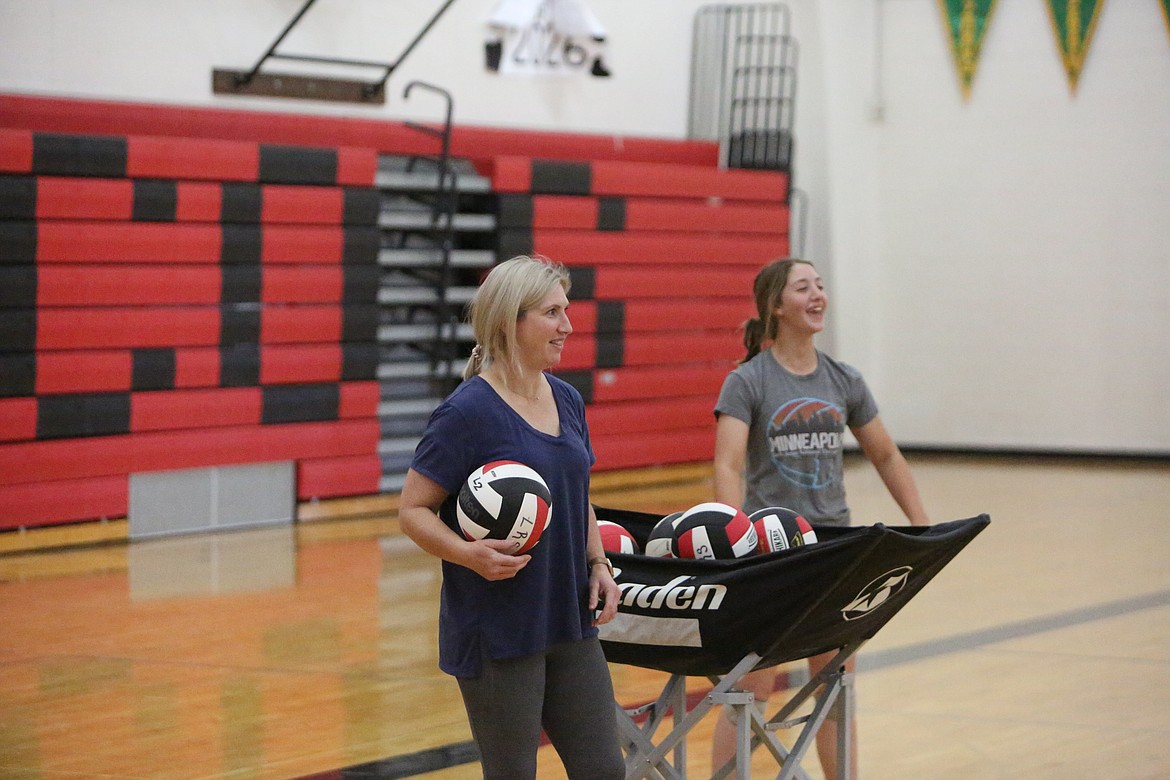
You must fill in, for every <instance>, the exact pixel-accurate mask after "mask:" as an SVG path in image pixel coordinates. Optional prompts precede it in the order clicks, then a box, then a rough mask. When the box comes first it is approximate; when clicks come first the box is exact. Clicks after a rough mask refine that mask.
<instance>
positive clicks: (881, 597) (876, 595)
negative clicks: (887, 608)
mask: <svg viewBox="0 0 1170 780" xmlns="http://www.w3.org/2000/svg"><path fill="white" fill-rule="evenodd" d="M912 571H914V569H913V568H912V567H910V566H899V567H898V568H896V569H891V570H890V571H888V572H886V573H885V574H883V575H881V576H880V577H876V578H874V579H873V581H871V582H870V583H869V584H868V585H866V586H865V587H864V588H862V589H861V592H860V593H858V594H857V595H856V596H854V597H853V600H852V601H850V602H849V603H848V604H846V605H845V606H844V607H843V608H842V609H841V616H842V617H843V618H845V619H846V620H857V619H858V618H862V617H865V616H866V615H868V614H869V613H870V612H873V611H874V610H875V609H878V608H879V607H881V606H882V605H883V604H885V603H886V602H888V601H889V600H890V599H891V598H893V597H894V596H895V595H897V593H898V592H899V591H901V590H902V588H904V587H906V583H907V582H908V581H909V579H910V572H912Z"/></svg>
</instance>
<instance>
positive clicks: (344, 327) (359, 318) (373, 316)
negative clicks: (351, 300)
mask: <svg viewBox="0 0 1170 780" xmlns="http://www.w3.org/2000/svg"><path fill="white" fill-rule="evenodd" d="M378 313H379V308H378V307H377V306H361V305H358V306H343V307H342V309H341V340H342V341H344V342H347V343H362V342H375V341H377V340H378Z"/></svg>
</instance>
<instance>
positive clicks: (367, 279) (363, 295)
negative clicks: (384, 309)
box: [341, 265, 382, 304]
mask: <svg viewBox="0 0 1170 780" xmlns="http://www.w3.org/2000/svg"><path fill="white" fill-rule="evenodd" d="M341 280H342V281H341V302H342V303H344V304H350V303H377V302H378V287H379V286H380V285H381V283H382V269H381V268H380V267H379V266H376V265H345V266H342V267H341Z"/></svg>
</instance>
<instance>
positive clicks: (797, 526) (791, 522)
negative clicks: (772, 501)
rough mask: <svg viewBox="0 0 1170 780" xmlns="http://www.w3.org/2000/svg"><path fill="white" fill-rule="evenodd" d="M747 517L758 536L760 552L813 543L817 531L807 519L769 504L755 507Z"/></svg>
mask: <svg viewBox="0 0 1170 780" xmlns="http://www.w3.org/2000/svg"><path fill="white" fill-rule="evenodd" d="M749 517H750V518H751V520H752V524H753V525H755V527H756V535H757V536H758V537H759V538H760V552H762V553H770V552H776V551H777V550H788V549H791V548H793V547H803V546H804V545H806V544H815V543H816V541H817V532H816V531H814V530H813V527H812V525H811V524H809V522H808V520H805V519H804V517H803V516H802V515H800V514H799V513H797V512H794V511H792V510H791V509H786V508H784V507H782V506H770V507H767V508H765V509H757V510H756V511H755V512H752V513H751V515H749Z"/></svg>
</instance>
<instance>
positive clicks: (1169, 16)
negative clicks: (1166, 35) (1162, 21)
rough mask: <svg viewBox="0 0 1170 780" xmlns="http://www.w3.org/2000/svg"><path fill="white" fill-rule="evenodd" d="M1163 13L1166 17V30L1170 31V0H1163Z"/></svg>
mask: <svg viewBox="0 0 1170 780" xmlns="http://www.w3.org/2000/svg"><path fill="white" fill-rule="evenodd" d="M1161 2H1162V14H1163V15H1164V16H1165V17H1166V31H1167V32H1170V0H1161Z"/></svg>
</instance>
